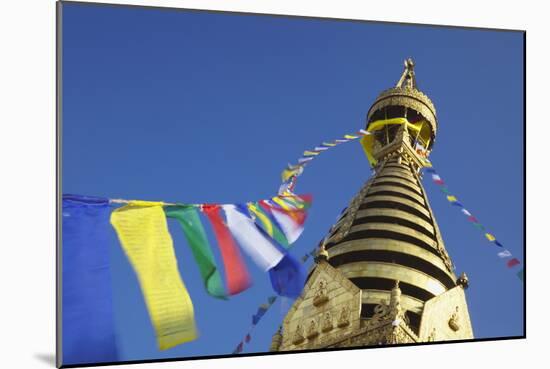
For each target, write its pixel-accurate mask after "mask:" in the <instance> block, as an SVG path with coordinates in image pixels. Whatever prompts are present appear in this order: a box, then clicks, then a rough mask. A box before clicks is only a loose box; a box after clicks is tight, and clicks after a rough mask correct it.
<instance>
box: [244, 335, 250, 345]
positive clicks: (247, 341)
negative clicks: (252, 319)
mask: <svg viewBox="0 0 550 369" xmlns="http://www.w3.org/2000/svg"><path fill="white" fill-rule="evenodd" d="M244 342H246V343H249V342H250V333H247V334H246V337H245V338H244Z"/></svg>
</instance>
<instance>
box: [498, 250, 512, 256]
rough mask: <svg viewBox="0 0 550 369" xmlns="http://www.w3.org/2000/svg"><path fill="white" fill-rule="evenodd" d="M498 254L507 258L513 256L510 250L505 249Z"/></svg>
mask: <svg viewBox="0 0 550 369" xmlns="http://www.w3.org/2000/svg"><path fill="white" fill-rule="evenodd" d="M498 256H499V257H501V258H507V257H509V256H512V253H511V252H510V251H508V250H503V251H501V252H499V253H498Z"/></svg>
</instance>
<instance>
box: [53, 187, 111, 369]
mask: <svg viewBox="0 0 550 369" xmlns="http://www.w3.org/2000/svg"><path fill="white" fill-rule="evenodd" d="M62 211H63V213H62V215H63V222H62V228H61V234H62V248H61V253H62V258H63V260H62V267H61V279H62V334H61V337H62V352H63V354H62V357H63V360H62V362H63V365H69V364H85V363H98V362H112V361H117V360H118V355H117V346H116V339H115V329H114V317H113V301H112V290H111V275H110V266H109V249H108V241H107V240H108V233H107V232H108V231H109V230H110V229H111V225H110V223H109V216H110V214H111V209H110V208H109V200H108V199H103V198H97V197H85V196H76V195H64V196H63V210H62Z"/></svg>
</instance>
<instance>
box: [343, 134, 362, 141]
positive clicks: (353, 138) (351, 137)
mask: <svg viewBox="0 0 550 369" xmlns="http://www.w3.org/2000/svg"><path fill="white" fill-rule="evenodd" d="M357 137H359V136H352V135H345V136H344V138H347V139H348V140H355V139H356V138H357Z"/></svg>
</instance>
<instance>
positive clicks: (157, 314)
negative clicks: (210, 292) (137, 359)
mask: <svg viewBox="0 0 550 369" xmlns="http://www.w3.org/2000/svg"><path fill="white" fill-rule="evenodd" d="M111 224H112V225H113V227H114V228H115V231H116V233H117V235H118V238H119V240H120V243H121V245H122V248H123V249H124V252H125V253H126V256H127V257H128V259H129V261H130V264H131V265H132V267H133V268H134V270H135V272H136V274H137V277H138V280H139V284H140V286H141V290H142V292H143V295H144V297H145V304H146V306H147V310H148V311H149V316H150V317H151V321H152V323H153V327H154V328H155V332H156V336H157V342H158V346H159V348H160V349H161V350H167V349H169V348H172V347H174V346H177V345H179V344H182V343H184V342H189V341H192V340H194V339H196V338H197V331H196V327H195V319H194V314H193V303H192V301H191V298H190V297H189V293H188V292H187V289H186V288H185V284H184V283H183V281H182V279H181V277H180V274H179V272H178V265H177V260H176V256H175V253H174V247H173V243H172V237H171V236H170V233H169V232H168V226H167V224H166V217H165V215H164V210H163V209H162V203H158V202H157V203H154V202H145V201H132V202H130V203H129V204H128V205H126V206H123V207H121V208H118V209H116V210H114V211H113V212H112V214H111Z"/></svg>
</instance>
